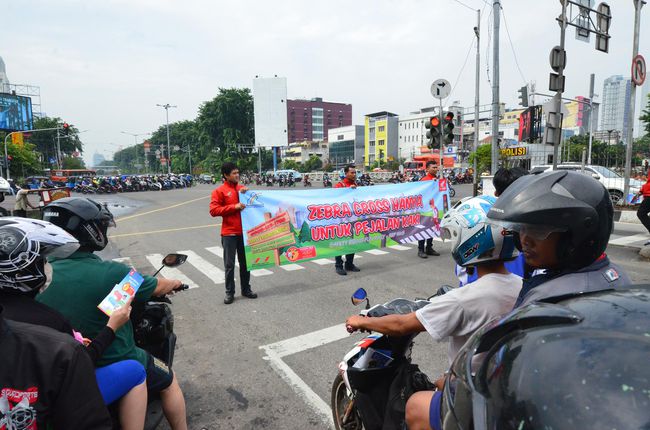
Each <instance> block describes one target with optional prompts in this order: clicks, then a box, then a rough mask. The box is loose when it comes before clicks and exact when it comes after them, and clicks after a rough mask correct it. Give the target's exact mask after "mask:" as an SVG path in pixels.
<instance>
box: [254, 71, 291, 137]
mask: <svg viewBox="0 0 650 430" xmlns="http://www.w3.org/2000/svg"><path fill="white" fill-rule="evenodd" d="M253 104H254V111H255V146H257V147H263V148H272V147H276V146H287V144H288V143H287V142H288V141H287V78H255V79H253Z"/></svg>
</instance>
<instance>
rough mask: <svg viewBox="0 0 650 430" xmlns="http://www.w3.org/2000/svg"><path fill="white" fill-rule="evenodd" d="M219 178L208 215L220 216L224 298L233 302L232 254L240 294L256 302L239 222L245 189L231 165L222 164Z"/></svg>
mask: <svg viewBox="0 0 650 430" xmlns="http://www.w3.org/2000/svg"><path fill="white" fill-rule="evenodd" d="M221 176H222V177H223V179H224V183H223V185H221V186H220V187H219V188H217V189H215V190H214V191H213V192H212V200H211V201H210V215H212V216H213V217H218V216H220V217H222V219H223V222H222V223H221V245H222V246H223V262H224V265H225V267H226V298H225V299H224V300H223V302H224V303H225V304H227V305H229V304H231V303H232V302H233V301H235V255H236V256H237V258H238V260H239V279H240V281H241V294H242V296H244V297H248V298H249V299H256V298H257V294H255V293H254V292H253V291H252V290H251V284H250V279H251V272H249V271H248V267H247V266H246V254H245V250H244V236H243V231H242V223H241V211H243V210H244V208H245V207H246V205H245V204H243V203H241V202H240V201H239V193H244V192H246V191H247V190H248V189H247V188H246V187H244V186H242V185H240V184H239V169H238V168H237V166H236V165H235V164H234V163H223V165H222V166H221Z"/></svg>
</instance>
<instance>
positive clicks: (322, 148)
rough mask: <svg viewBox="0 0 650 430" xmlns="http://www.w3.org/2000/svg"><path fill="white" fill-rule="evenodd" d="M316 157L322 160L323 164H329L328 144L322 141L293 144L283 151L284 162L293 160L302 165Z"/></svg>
mask: <svg viewBox="0 0 650 430" xmlns="http://www.w3.org/2000/svg"><path fill="white" fill-rule="evenodd" d="M314 155H315V156H317V157H318V158H320V159H321V161H322V162H323V164H325V163H327V161H328V157H329V150H328V146H327V142H324V141H322V140H319V141H316V142H314V141H304V142H293V143H290V144H289V146H287V147H286V148H284V149H283V151H282V159H283V160H292V161H295V162H296V163H301V164H304V163H306V162H307V161H308V160H309V159H310V158H311V157H312V156H314Z"/></svg>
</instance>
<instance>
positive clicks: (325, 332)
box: [259, 324, 349, 429]
mask: <svg viewBox="0 0 650 430" xmlns="http://www.w3.org/2000/svg"><path fill="white" fill-rule="evenodd" d="M348 336H349V334H348V332H347V331H346V330H345V325H344V324H338V325H335V326H333V327H328V328H325V329H322V330H318V331H315V332H312V333H307V334H303V335H301V336H296V337H293V338H290V339H285V340H283V341H280V342H275V343H272V344H269V345H264V346H260V347H259V348H260V349H262V350H264V352H265V353H266V356H265V357H264V359H265V360H267V361H268V362H269V364H270V365H271V367H272V368H273V370H274V371H275V372H276V373H277V374H278V375H280V377H281V378H282V379H283V380H284V381H285V382H286V383H288V384H289V386H290V387H291V388H292V389H293V390H294V391H295V392H296V394H297V395H298V396H299V397H300V398H301V399H304V400H305V402H306V403H307V405H309V406H310V407H311V408H312V409H313V410H314V411H315V412H316V414H318V416H319V417H320V419H321V420H322V421H323V423H325V424H326V425H327V428H330V429H331V428H334V425H333V422H332V411H331V409H330V406H329V404H327V403H326V402H325V401H324V400H323V399H321V398H320V397H319V396H318V394H316V393H315V392H314V390H312V389H311V387H309V385H307V384H306V383H305V381H303V380H302V378H300V376H298V374H296V372H294V371H293V369H291V367H289V365H287V363H285V362H284V361H283V360H282V357H285V356H287V355H291V354H296V353H298V352H302V351H306V350H308V349H312V348H316V347H319V346H323V345H326V344H328V343H331V342H336V341H337V340H341V339H345V338H346V337H348Z"/></svg>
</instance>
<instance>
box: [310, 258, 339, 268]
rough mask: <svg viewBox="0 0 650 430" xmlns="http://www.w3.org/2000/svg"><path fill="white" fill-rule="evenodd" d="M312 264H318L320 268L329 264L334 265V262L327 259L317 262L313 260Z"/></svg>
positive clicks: (320, 259)
mask: <svg viewBox="0 0 650 430" xmlns="http://www.w3.org/2000/svg"><path fill="white" fill-rule="evenodd" d="M311 262H312V263H316V264H318V265H319V266H325V265H327V264H334V260H329V259H327V258H319V259H317V260H311Z"/></svg>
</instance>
